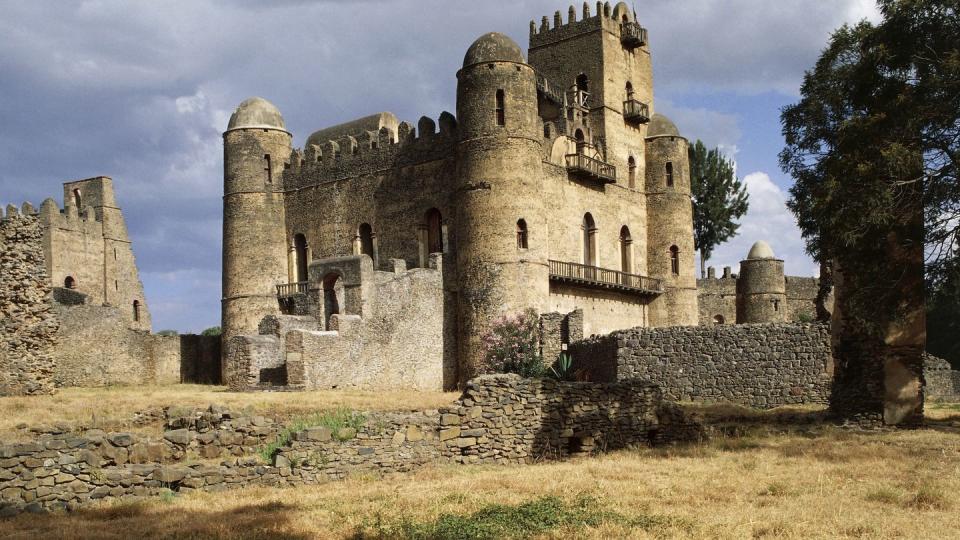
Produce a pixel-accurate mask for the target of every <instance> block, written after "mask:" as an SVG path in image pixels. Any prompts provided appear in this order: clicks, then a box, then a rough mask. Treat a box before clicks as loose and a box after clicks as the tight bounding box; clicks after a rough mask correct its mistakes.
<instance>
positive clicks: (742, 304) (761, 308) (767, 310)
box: [737, 240, 787, 324]
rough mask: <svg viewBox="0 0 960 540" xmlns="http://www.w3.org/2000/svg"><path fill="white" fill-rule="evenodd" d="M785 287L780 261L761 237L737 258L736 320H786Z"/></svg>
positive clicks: (739, 322)
mask: <svg viewBox="0 0 960 540" xmlns="http://www.w3.org/2000/svg"><path fill="white" fill-rule="evenodd" d="M786 308H787V289H786V280H785V279H784V275H783V261H782V260H780V259H777V258H776V257H775V256H774V255H773V250H772V249H770V245H769V244H767V243H766V242H764V241H763V240H761V241H759V242H757V243H756V244H754V245H753V247H752V248H750V253H749V254H747V259H746V260H744V261H740V276H739V277H738V278H737V324H747V323H772V322H783V321H785V320H786V313H787V309H786Z"/></svg>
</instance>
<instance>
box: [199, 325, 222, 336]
mask: <svg viewBox="0 0 960 540" xmlns="http://www.w3.org/2000/svg"><path fill="white" fill-rule="evenodd" d="M221 333H222V332H221V330H220V327H219V326H211V327H210V328H207V329H206V330H204V331H203V332H200V335H201V336H219V335H220V334H221Z"/></svg>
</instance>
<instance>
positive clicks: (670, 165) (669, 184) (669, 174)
mask: <svg viewBox="0 0 960 540" xmlns="http://www.w3.org/2000/svg"><path fill="white" fill-rule="evenodd" d="M666 169H667V187H673V162H672V161H668V162H667V167H666Z"/></svg>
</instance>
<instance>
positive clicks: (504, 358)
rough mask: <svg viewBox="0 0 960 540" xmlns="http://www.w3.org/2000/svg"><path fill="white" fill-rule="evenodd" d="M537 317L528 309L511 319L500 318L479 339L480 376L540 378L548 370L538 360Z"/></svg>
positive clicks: (538, 318) (538, 332) (538, 320)
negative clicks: (481, 352) (496, 375)
mask: <svg viewBox="0 0 960 540" xmlns="http://www.w3.org/2000/svg"><path fill="white" fill-rule="evenodd" d="M539 322H540V317H539V316H538V315H537V312H536V311H534V310H532V309H528V310H526V311H524V312H523V313H520V314H518V315H514V316H503V317H500V318H499V319H498V320H496V321H495V322H494V323H493V326H492V327H491V329H490V331H489V332H487V333H486V334H484V335H483V337H482V338H481V341H482V344H483V365H481V366H479V369H478V371H479V372H480V373H516V374H517V375H520V376H522V377H542V376H544V375H546V373H547V367H546V366H545V365H544V364H543V359H542V358H541V357H540V328H539Z"/></svg>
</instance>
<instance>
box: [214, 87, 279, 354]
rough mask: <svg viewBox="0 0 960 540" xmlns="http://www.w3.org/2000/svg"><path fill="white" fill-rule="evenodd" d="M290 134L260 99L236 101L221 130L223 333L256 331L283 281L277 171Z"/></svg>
mask: <svg viewBox="0 0 960 540" xmlns="http://www.w3.org/2000/svg"><path fill="white" fill-rule="evenodd" d="M291 150H292V149H291V136H290V133H289V132H287V130H286V127H285V124H284V122H283V117H282V116H281V115H280V111H279V110H277V108H276V107H275V106H274V105H273V104H272V103H270V102H268V101H266V100H265V99H262V98H258V97H254V98H250V99H248V100H246V101H244V102H243V103H241V104H240V106H239V107H237V110H236V111H234V113H233V116H231V117H230V123H229V125H228V126H227V131H226V132H224V134H223V171H224V172H223V322H222V325H223V337H224V339H229V338H230V337H232V336H235V335H239V334H247V333H249V334H256V331H257V325H258V323H259V322H260V320H261V319H262V318H263V317H265V316H267V315H275V314H278V313H279V305H278V302H277V291H276V286H277V285H278V284H281V283H286V282H287V250H286V244H287V242H286V240H285V233H284V206H283V192H282V175H283V171H284V167H285V163H286V162H287V160H288V159H289V158H290V153H291Z"/></svg>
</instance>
